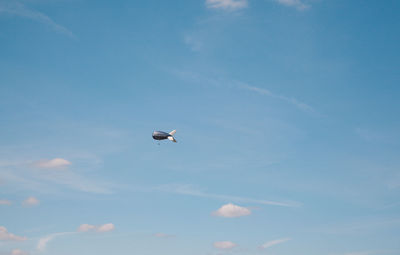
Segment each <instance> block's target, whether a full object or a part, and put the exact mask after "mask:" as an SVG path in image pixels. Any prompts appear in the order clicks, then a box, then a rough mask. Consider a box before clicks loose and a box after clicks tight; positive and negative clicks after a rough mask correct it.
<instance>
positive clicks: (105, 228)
mask: <svg viewBox="0 0 400 255" xmlns="http://www.w3.org/2000/svg"><path fill="white" fill-rule="evenodd" d="M114 229H115V226H114V224H112V223H108V224H104V225H101V226H99V227H98V228H97V230H96V231H97V232H109V231H113V230H114Z"/></svg>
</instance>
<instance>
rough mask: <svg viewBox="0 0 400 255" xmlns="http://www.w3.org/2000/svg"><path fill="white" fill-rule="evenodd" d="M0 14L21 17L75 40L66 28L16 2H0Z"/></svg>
mask: <svg viewBox="0 0 400 255" xmlns="http://www.w3.org/2000/svg"><path fill="white" fill-rule="evenodd" d="M1 13H8V14H11V15H15V16H19V17H23V18H28V19H31V20H34V21H37V22H40V23H43V24H45V25H47V26H49V27H51V28H52V29H53V30H54V31H56V32H58V33H61V34H64V35H67V36H69V37H71V38H76V36H75V35H74V34H73V33H72V32H71V31H70V30H68V29H67V28H66V27H64V26H62V25H59V24H57V23H56V22H55V21H53V20H52V19H51V18H50V17H48V16H47V15H45V14H43V13H41V12H39V11H36V10H32V9H29V8H28V7H26V6H25V5H24V4H22V3H20V2H17V1H2V2H0V14H1Z"/></svg>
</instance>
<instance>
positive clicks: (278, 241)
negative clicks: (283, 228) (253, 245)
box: [260, 238, 290, 249]
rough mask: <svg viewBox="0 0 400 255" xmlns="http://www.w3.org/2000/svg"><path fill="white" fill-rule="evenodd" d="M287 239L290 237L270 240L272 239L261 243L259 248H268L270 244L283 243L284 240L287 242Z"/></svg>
mask: <svg viewBox="0 0 400 255" xmlns="http://www.w3.org/2000/svg"><path fill="white" fill-rule="evenodd" d="M289 240H290V238H283V239H277V240H272V241H269V242H266V243H265V244H263V245H261V246H260V248H261V249H267V248H269V247H271V246H274V245H277V244H280V243H284V242H287V241H289Z"/></svg>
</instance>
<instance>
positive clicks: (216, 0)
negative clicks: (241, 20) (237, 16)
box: [206, 0, 247, 10]
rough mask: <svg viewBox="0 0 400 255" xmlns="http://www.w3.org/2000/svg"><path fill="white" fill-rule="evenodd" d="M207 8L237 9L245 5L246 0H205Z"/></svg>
mask: <svg viewBox="0 0 400 255" xmlns="http://www.w3.org/2000/svg"><path fill="white" fill-rule="evenodd" d="M206 6H207V8H211V9H223V10H238V9H242V8H245V7H247V0H206Z"/></svg>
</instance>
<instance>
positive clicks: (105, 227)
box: [78, 223, 115, 233]
mask: <svg viewBox="0 0 400 255" xmlns="http://www.w3.org/2000/svg"><path fill="white" fill-rule="evenodd" d="M114 229H115V226H114V224H112V223H107V224H104V225H100V226H95V225H90V224H82V225H80V226H79V228H78V232H89V231H95V232H99V233H104V232H110V231H113V230H114Z"/></svg>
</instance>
